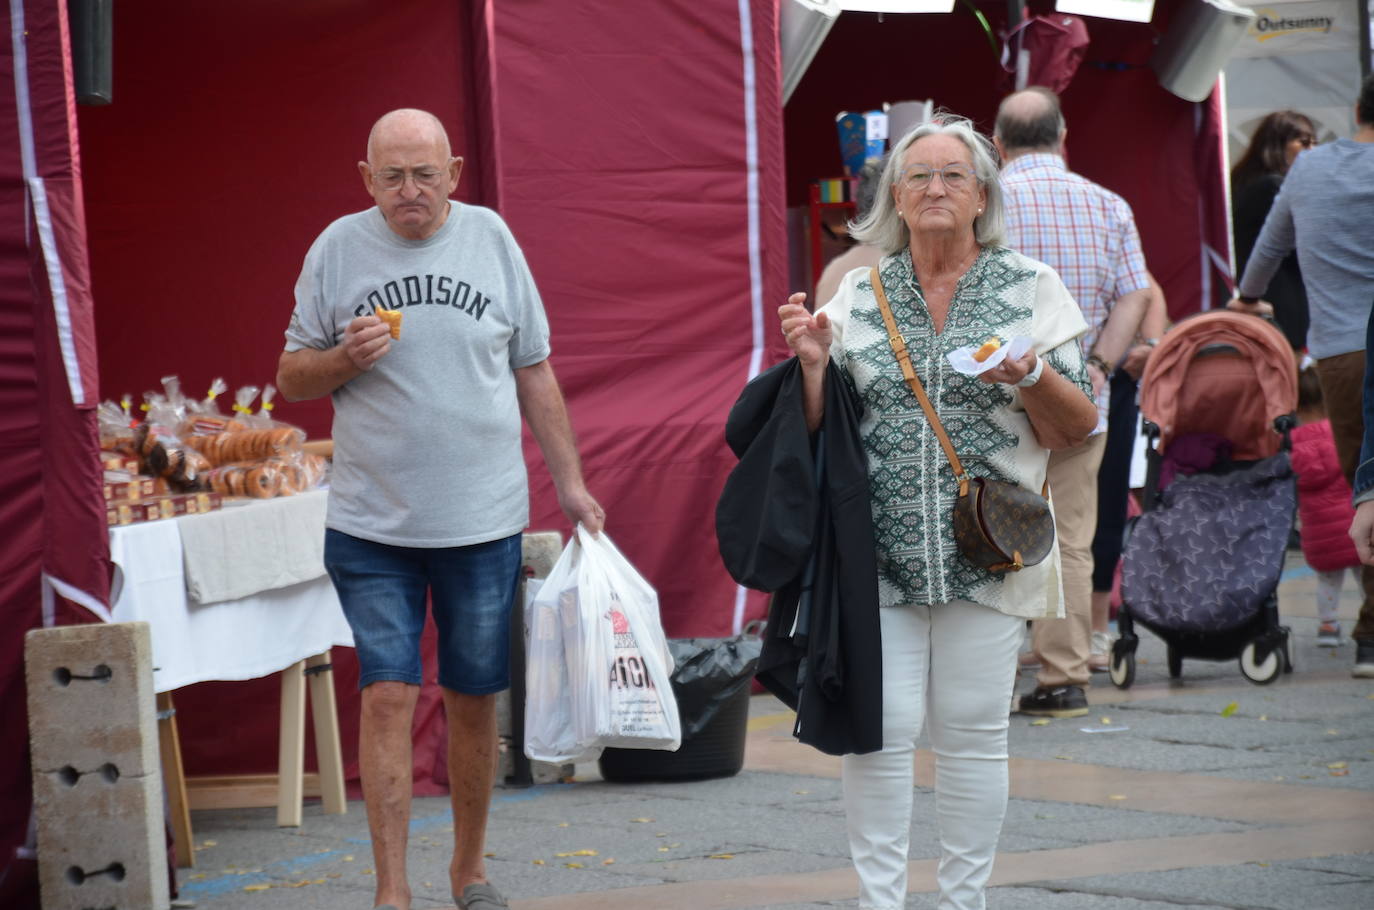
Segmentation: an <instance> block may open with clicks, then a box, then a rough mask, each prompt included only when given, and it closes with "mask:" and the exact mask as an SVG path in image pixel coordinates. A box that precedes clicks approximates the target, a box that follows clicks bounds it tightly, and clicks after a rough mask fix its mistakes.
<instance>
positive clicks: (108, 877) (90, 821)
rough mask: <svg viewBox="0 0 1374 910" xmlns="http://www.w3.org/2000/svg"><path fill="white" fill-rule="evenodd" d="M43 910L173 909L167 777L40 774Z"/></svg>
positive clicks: (36, 785) (37, 802) (36, 789)
mask: <svg viewBox="0 0 1374 910" xmlns="http://www.w3.org/2000/svg"><path fill="white" fill-rule="evenodd" d="M33 799H34V815H35V817H36V818H37V822H38V878H39V886H40V888H41V892H42V896H43V910H93V908H96V910H105V908H114V910H149V908H151V910H166V908H167V906H168V903H169V900H170V896H169V889H168V879H167V849H166V834H165V832H164V823H163V813H162V777H161V775H159V774H152V775H146V776H142V777H126V776H118V777H116V776H114V775H112V774H100V773H96V774H85V775H82V776H81V777H79V778H76V779H72V778H71V776H70V775H64V774H62V773H61V772H37V771H36V772H35V773H34V776H33Z"/></svg>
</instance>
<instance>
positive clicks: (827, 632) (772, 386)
mask: <svg viewBox="0 0 1374 910" xmlns="http://www.w3.org/2000/svg"><path fill="white" fill-rule="evenodd" d="M825 389H826V392H825V421H824V423H823V425H822V427H821V431H820V432H819V433H817V434H816V437H815V439H814V440H813V439H812V437H811V435H810V434H809V433H808V432H807V429H806V417H805V414H804V413H803V408H802V376H801V367H800V365H799V363H798V362H797V360H796V358H792V359H791V360H787V361H784V362H783V363H780V364H778V365H777V366H774V367H772V368H770V369H768V370H766V371H765V372H763V373H760V374H759V375H758V376H757V377H755V378H754V380H753V381H751V382H750V383H749V384H748V385H747V386H745V388H744V391H743V392H742V393H740V397H739V399H738V400H737V401H736V402H735V405H734V407H733V408H731V409H730V416H729V419H728V420H727V421H726V425H725V437H726V441H727V442H728V443H729V445H730V448H731V449H732V450H733V451H734V452H735V454H736V455H737V456H739V459H740V461H739V464H738V465H736V466H735V469H734V470H733V471H732V472H731V473H730V476H729V478H728V479H727V480H726V482H725V489H724V491H723V492H722V493H721V497H720V501H719V503H717V505H716V537H717V539H718V541H719V543H720V552H721V557H722V558H723V559H724V561H725V566H726V568H727V569H728V570H729V571H730V574H731V575H732V576H733V577H734V579H735V580H736V581H738V582H739V583H740V584H742V585H745V586H746V587H750V588H756V589H758V590H761V591H770V592H773V600H772V604H771V605H770V607H769V610H768V626H767V630H766V632H765V636H764V643H763V654H762V656H761V657H760V658H759V665H758V671H757V677H758V679H759V681H760V682H761V683H763V685H764V686H766V687H767V688H768V690H769V691H770V692H772V693H773V694H774V695H776V696H778V698H780V699H782V700H783V702H785V703H786V704H787V705H788V706H789V707H791V708H793V709H794V710H795V711H796V712H797V724H796V728H795V729H794V730H793V734H794V735H795V736H796V737H797V739H799V740H800V741H801V742H804V743H806V744H808V745H811V746H814V747H816V748H817V749H819V750H821V751H822V752H826V753H828V754H831V755H844V754H846V753H863V752H875V751H877V750H878V749H880V748H882V679H883V673H882V646H881V637H880V630H879V621H878V567H877V557H876V550H875V545H874V540H873V513H872V506H871V503H870V501H869V494H868V463H867V458H866V457H865V455H864V451H863V443H862V441H861V439H860V437H859V416H860V414H861V413H862V411H863V405H862V403H861V402H860V400H859V398H858V396H857V394H856V393H855V392H854V390H853V387H852V386H851V384H850V383H849V381H848V379H847V377H845V375H844V374H843V372H842V371H841V370H840V369H839V368H838V367H836V366H835V364H834V363H833V362H831V363H830V364H829V365H828V366H827V368H826V381H825ZM794 627H795V628H794Z"/></svg>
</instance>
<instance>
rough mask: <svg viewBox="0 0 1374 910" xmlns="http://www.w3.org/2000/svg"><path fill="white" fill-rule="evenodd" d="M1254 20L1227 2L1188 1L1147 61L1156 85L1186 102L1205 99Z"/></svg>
mask: <svg viewBox="0 0 1374 910" xmlns="http://www.w3.org/2000/svg"><path fill="white" fill-rule="evenodd" d="M1255 18H1256V17H1255V13H1254V11H1253V10H1249V9H1246V8H1244V7H1241V6H1235V5H1234V4H1231V3H1228V2H1227V0H1188V2H1187V3H1186V4H1184V6H1183V7H1182V8H1181V9H1180V10H1179V11H1178V14H1177V15H1176V16H1175V17H1174V19H1173V21H1172V22H1170V23H1169V30H1168V31H1167V32H1166V33H1165V35H1164V37H1163V38H1162V39H1160V42H1159V46H1158V47H1157V48H1155V52H1154V56H1152V57H1151V58H1150V66H1151V67H1153V68H1154V71H1155V73H1156V74H1157V75H1158V76H1159V84H1160V85H1162V86H1164V88H1165V89H1166V90H1168V91H1170V92H1173V93H1174V94H1175V95H1177V96H1179V97H1180V98H1183V99H1185V100H1187V101H1201V100H1203V99H1204V98H1206V97H1207V96H1208V95H1209V94H1211V92H1212V86H1214V85H1216V81H1217V76H1218V75H1219V74H1220V73H1221V68H1222V67H1223V66H1225V65H1226V61H1227V60H1228V59H1229V58H1230V56H1231V51H1232V50H1234V49H1235V46H1236V42H1238V41H1240V39H1241V38H1242V37H1243V36H1244V35H1245V30H1246V29H1247V28H1249V27H1250V23H1252V22H1254V21H1255Z"/></svg>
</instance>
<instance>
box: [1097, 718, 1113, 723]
mask: <svg viewBox="0 0 1374 910" xmlns="http://www.w3.org/2000/svg"><path fill="white" fill-rule="evenodd" d="M1099 719H1100V720H1101V721H1102V722H1103V723H1104V724H1110V723H1111V722H1112V719H1111V718H1110V717H1103V718H1099Z"/></svg>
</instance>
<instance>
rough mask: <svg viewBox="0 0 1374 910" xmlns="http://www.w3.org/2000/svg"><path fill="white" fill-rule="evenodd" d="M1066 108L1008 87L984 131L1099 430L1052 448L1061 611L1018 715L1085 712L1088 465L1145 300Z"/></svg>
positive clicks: (1016, 241) (1118, 214) (1134, 251)
mask: <svg viewBox="0 0 1374 910" xmlns="http://www.w3.org/2000/svg"><path fill="white" fill-rule="evenodd" d="M1065 133H1066V130H1065V127H1064V116H1063V114H1062V113H1061V112H1060V109H1059V98H1058V97H1057V96H1056V95H1055V94H1054V93H1053V92H1051V91H1050V90H1049V89H1045V88H1039V87H1036V88H1030V89H1026V90H1025V91H1021V92H1016V93H1015V94H1013V95H1009V96H1007V98H1006V99H1004V100H1003V101H1002V105H1001V107H1000V108H999V109H998V111H997V124H996V127H995V130H994V133H993V141H994V143H995V144H996V145H997V150H998V152H1000V153H1001V155H1002V160H1003V167H1002V191H1003V193H1004V198H1005V200H1006V210H1007V245H1008V246H1009V247H1011V248H1012V249H1015V250H1017V251H1019V252H1021V253H1024V254H1025V255H1027V256H1030V257H1031V258H1032V259H1038V260H1040V261H1041V262H1044V263H1045V264H1046V265H1048V266H1050V267H1051V268H1053V269H1054V270H1055V271H1056V272H1058V273H1059V276H1060V277H1061V278H1062V279H1063V280H1064V284H1065V285H1066V286H1067V287H1068V289H1069V292H1070V293H1071V294H1073V296H1074V299H1075V300H1077V301H1078V306H1079V308H1080V309H1082V311H1083V316H1084V318H1085V319H1086V320H1087V321H1088V325H1089V326H1090V328H1089V330H1088V332H1087V334H1085V335H1084V336H1083V337H1082V338H1081V339H1079V341H1080V343H1081V344H1082V345H1083V353H1084V356H1085V358H1086V359H1087V362H1088V375H1089V376H1090V377H1091V378H1092V381H1093V392H1094V394H1095V395H1096V397H1097V407H1098V415H1099V416H1098V425H1097V430H1096V431H1095V432H1094V434H1093V435H1092V436H1090V437H1089V438H1088V440H1087V442H1085V443H1083V444H1082V445H1080V446H1075V447H1074V448H1071V449H1064V450H1061V451H1057V452H1053V453H1051V455H1050V467H1049V481H1050V490H1051V495H1052V497H1053V499H1054V512H1055V522H1056V532H1057V534H1058V537H1059V553H1060V559H1061V561H1062V566H1063V570H1062V576H1063V580H1064V606H1065V611H1066V616H1065V618H1064V619H1044V620H1036V621H1035V622H1034V623H1033V624H1032V647H1033V649H1034V652H1035V655H1036V657H1038V658H1039V662H1040V665H1041V669H1040V671H1039V673H1038V674H1037V677H1036V689H1035V691H1034V692H1031V693H1028V694H1026V695H1023V696H1022V697H1021V701H1020V709H1021V712H1022V713H1023V714H1034V715H1040V716H1047V717H1077V716H1079V715H1083V714H1087V713H1088V700H1087V697H1086V696H1085V694H1084V689H1085V688H1086V687H1087V685H1088V680H1089V678H1090V675H1091V673H1090V670H1089V666H1088V658H1089V655H1090V653H1091V650H1092V589H1093V585H1092V570H1093V556H1092V542H1093V532H1094V531H1095V530H1096V527H1097V470H1098V466H1099V465H1101V463H1102V451H1103V449H1104V448H1105V446H1106V432H1105V431H1106V428H1107V404H1108V400H1107V377H1109V376H1110V375H1111V373H1112V370H1113V369H1114V368H1115V365H1116V364H1117V363H1118V362H1119V361H1120V359H1121V357H1122V355H1123V354H1124V353H1125V352H1126V350H1127V349H1128V348H1129V347H1130V345H1131V343H1132V340H1133V339H1134V338H1135V335H1136V332H1137V330H1138V328H1139V326H1140V321H1141V319H1142V318H1143V316H1144V314H1145V311H1146V309H1147V307H1148V305H1149V302H1150V284H1149V278H1148V276H1147V275H1146V272H1145V257H1144V256H1143V255H1142V253H1141V250H1140V237H1139V235H1138V234H1137V233H1136V227H1135V217H1134V216H1133V215H1132V214H1131V207H1130V206H1129V205H1128V204H1127V203H1126V200H1124V199H1122V198H1121V197H1120V196H1118V195H1117V194H1116V193H1113V192H1111V191H1110V190H1107V189H1105V188H1103V187H1100V186H1098V185H1097V184H1095V183H1093V182H1092V181H1091V180H1088V179H1087V178H1085V177H1080V176H1079V175H1077V174H1075V173H1073V172H1071V171H1070V170H1069V169H1068V167H1066V166H1065V164H1064V157H1063V150H1064V136H1065Z"/></svg>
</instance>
